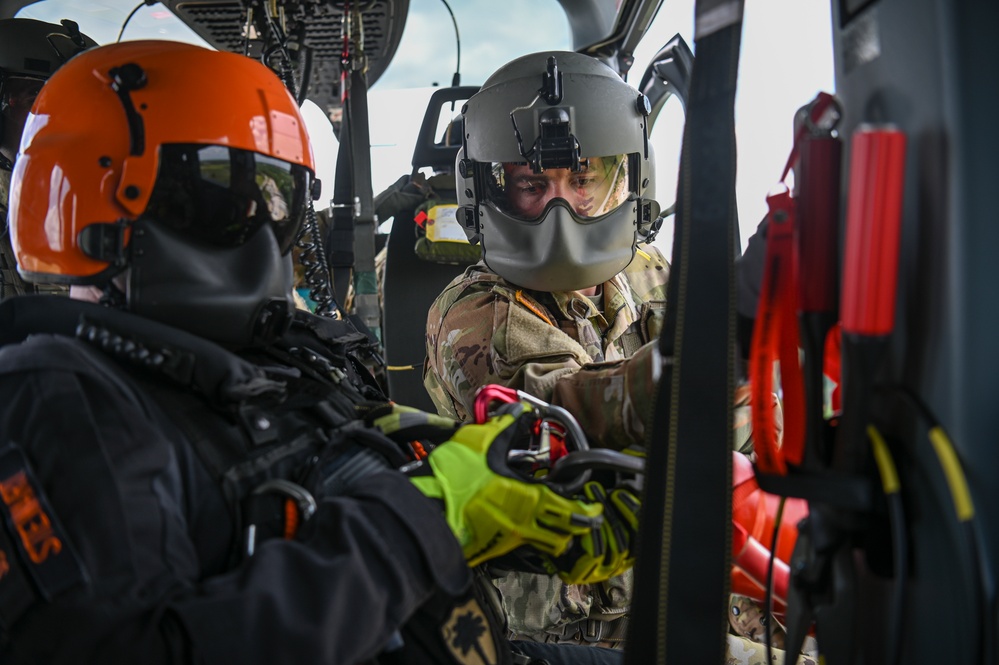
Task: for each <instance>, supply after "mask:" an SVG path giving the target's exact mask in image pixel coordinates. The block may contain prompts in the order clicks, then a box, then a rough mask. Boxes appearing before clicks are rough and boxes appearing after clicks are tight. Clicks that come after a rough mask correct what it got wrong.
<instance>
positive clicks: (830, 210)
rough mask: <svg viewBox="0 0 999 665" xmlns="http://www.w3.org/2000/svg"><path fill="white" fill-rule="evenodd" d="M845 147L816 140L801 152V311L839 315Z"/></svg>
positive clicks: (809, 141)
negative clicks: (840, 193) (836, 313)
mask: <svg viewBox="0 0 999 665" xmlns="http://www.w3.org/2000/svg"><path fill="white" fill-rule="evenodd" d="M842 152H843V146H842V142H841V141H840V139H839V138H837V137H833V136H824V137H811V138H808V139H807V140H805V141H804V143H802V146H801V167H800V168H799V172H800V184H799V185H798V190H799V194H798V309H799V310H800V311H801V312H817V313H822V312H832V313H835V312H836V311H837V310H838V297H839V279H838V276H839V178H840V166H841V155H842Z"/></svg>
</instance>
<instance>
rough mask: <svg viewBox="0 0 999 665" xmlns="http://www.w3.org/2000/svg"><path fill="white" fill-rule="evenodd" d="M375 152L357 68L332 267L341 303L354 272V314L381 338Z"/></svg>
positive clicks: (340, 165) (341, 160) (345, 127)
mask: <svg viewBox="0 0 999 665" xmlns="http://www.w3.org/2000/svg"><path fill="white" fill-rule="evenodd" d="M370 153H371V141H370V138H369V129H368V86H367V81H366V79H365V75H364V72H363V71H362V70H358V69H352V70H351V72H350V85H349V87H348V94H347V98H346V99H345V100H344V105H343V123H342V124H341V127H340V151H339V153H338V155H337V173H336V182H335V183H334V192H333V204H334V205H333V229H332V231H331V232H330V236H329V248H330V256H329V264H330V268H331V270H332V272H333V280H334V284H333V286H334V290H335V293H336V299H337V302H345V300H346V295H347V286H348V284H349V283H350V275H351V269H352V268H353V279H354V287H355V288H354V312H355V313H356V314H357V315H358V316H359V317H360V319H361V321H363V322H364V324H365V326H367V328H368V329H369V330H371V331H372V332H373V333H374V334H375V336H376V337H377V338H379V339H380V330H381V306H380V303H379V300H378V288H377V279H376V277H375V231H376V220H375V213H374V194H373V193H372V190H371V154H370Z"/></svg>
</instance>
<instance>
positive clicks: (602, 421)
mask: <svg viewBox="0 0 999 665" xmlns="http://www.w3.org/2000/svg"><path fill="white" fill-rule="evenodd" d="M668 279H669V264H668V263H667V261H666V259H665V258H664V257H663V256H662V254H661V253H660V252H659V251H658V250H656V249H655V248H651V247H646V248H643V251H639V252H638V253H637V255H636V257H635V260H634V261H632V263H631V265H629V266H628V268H626V269H625V270H624V271H623V272H621V273H619V274H618V275H616V276H614V277H613V278H611V279H610V280H609V281H607V282H605V283H604V284H603V285H602V290H601V296H600V298H599V302H601V307H597V306H595V305H594V304H593V303H592V302H591V301H590V299H589V298H586V297H584V296H581V295H580V294H578V293H576V292H569V293H546V292H538V291H529V290H524V289H520V288H519V287H517V286H514V285H513V284H510V283H509V282H507V281H505V280H503V279H502V278H501V277H499V276H497V275H495V274H494V273H492V272H490V271H489V270H488V269H487V268H486V267H485V266H484V265H483V264H481V263H479V264H477V265H474V266H471V267H470V268H468V269H467V270H466V271H465V273H464V274H463V275H462V276H460V277H459V278H457V279H455V280H454V281H453V282H451V284H450V285H449V286H448V287H447V288H446V289H445V290H444V291H443V292H442V293H441V295H440V296H439V297H438V298H437V300H436V301H435V302H434V305H433V306H432V307H431V309H430V312H429V315H428V318H427V356H428V358H427V365H426V367H425V370H424V383H425V385H426V387H427V390H428V392H429V393H430V396H431V397H432V398H433V401H434V403H435V405H436V406H437V409H438V410H439V411H440V413H441V414H443V415H447V416H449V417H451V418H455V419H457V420H466V419H467V418H468V415H469V413H470V412H471V410H472V402H473V400H474V398H475V392H476V391H477V390H478V388H479V387H481V386H483V385H486V384H489V383H499V384H502V385H505V386H509V387H513V388H518V389H521V390H524V391H525V392H527V393H530V394H532V395H535V396H537V397H539V398H541V399H544V400H547V401H550V402H552V403H554V404H558V405H560V406H563V407H565V408H567V409H568V410H569V411H570V412H571V413H572V414H573V415H575V416H576V417H577V418H578V419H579V421H580V424H581V425H582V427H583V430H584V431H586V432H587V434H588V435H589V436H590V437H591V439H592V441H591V443H593V444H594V445H599V446H603V447H610V448H616V449H621V448H626V447H640V446H641V443H642V442H643V441H644V440H645V436H646V432H647V431H648V429H649V427H650V426H651V414H652V410H653V405H654V402H655V398H656V390H655V388H656V378H657V376H656V375H657V372H658V367H657V364H658V355H657V350H656V345H657V342H656V340H657V339H658V337H659V331H660V329H661V328H662V320H663V315H664V314H665V305H666V289H667V282H668ZM650 342H651V343H650ZM738 397H739V401H738V403H737V410H736V419H735V420H736V422H735V427H736V448H737V449H740V450H744V451H747V452H748V451H751V450H752V442H751V440H750V439H749V433H750V430H751V425H750V420H749V410H748V397H749V392H748V390H747V389H745V388H743V389H741V390H740V391H739V393H738ZM496 584H497V587H499V589H500V591H501V593H502V595H503V604H504V609H505V610H506V614H507V616H508V619H509V621H510V630H511V632H512V633H513V634H514V635H515V636H516V637H518V638H522V639H523V638H526V639H535V640H540V641H574V642H584V643H585V642H591V643H598V644H601V645H603V646H615V645H620V644H621V641H622V640H623V639H624V637H625V633H626V629H625V624H626V622H624V621H616V619H619V618H621V617H622V616H624V614H625V613H626V612H627V608H628V604H629V602H630V599H631V588H632V582H631V574H630V572H629V573H628V574H626V575H623V576H621V577H618V578H614V579H612V580H609V581H608V582H605V583H603V584H599V585H592V586H591V585H578V586H573V585H565V584H563V583H562V582H561V581H560V580H559V579H558V578H553V577H547V576H543V575H529V574H520V573H515V574H507V575H505V576H503V577H501V578H500V579H499V580H497V582H496Z"/></svg>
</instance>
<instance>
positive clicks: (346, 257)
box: [326, 113, 354, 303]
mask: <svg viewBox="0 0 999 665" xmlns="http://www.w3.org/2000/svg"><path fill="white" fill-rule="evenodd" d="M347 124H348V120H347V115H346V113H345V114H344V118H343V122H342V124H341V125H340V148H339V150H338V152H337V156H336V177H335V180H334V182H333V210H332V214H331V215H330V219H331V220H332V224H330V229H329V233H328V234H327V236H326V248H327V249H326V251H327V257H326V258H327V261H328V263H329V267H330V272H331V273H332V276H333V292H334V295H335V298H336V301H337V302H338V303H345V302H347V289H348V287H349V286H350V280H351V277H352V271H353V268H354V184H353V182H354V179H353V176H352V174H351V164H350V129H349V128H348V126H347Z"/></svg>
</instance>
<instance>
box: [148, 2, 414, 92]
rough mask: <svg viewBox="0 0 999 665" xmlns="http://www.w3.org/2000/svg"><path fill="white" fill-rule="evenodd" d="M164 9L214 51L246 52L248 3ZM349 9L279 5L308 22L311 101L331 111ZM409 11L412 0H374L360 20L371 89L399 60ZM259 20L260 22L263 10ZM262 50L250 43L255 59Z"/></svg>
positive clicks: (307, 4)
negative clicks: (311, 58)
mask: <svg viewBox="0 0 999 665" xmlns="http://www.w3.org/2000/svg"><path fill="white" fill-rule="evenodd" d="M164 4H165V5H166V6H167V7H168V8H169V9H170V10H171V11H172V12H173V13H174V14H176V15H177V16H178V17H179V18H180V20H182V21H183V22H184V23H186V24H187V25H188V26H189V27H190V28H191V29H192V30H194V32H196V33H197V34H198V35H199V36H201V37H202V38H203V39H204V40H205V41H207V42H208V43H209V44H211V45H212V46H214V47H215V48H217V49H219V50H221V51H232V52H234V53H242V52H243V51H244V46H245V38H244V26H245V24H246V18H247V10H246V4H247V3H245V2H243V1H241V0H164ZM344 4H345V3H344V2H343V1H342V0H341V1H340V2H337V1H336V0H325V1H322V2H301V1H298V0H280V1H279V2H278V6H279V7H282V8H284V10H285V14H286V16H287V17H288V19H289V20H293V19H298V18H300V17H305V25H306V29H305V43H306V44H307V45H308V46H310V47H312V48H313V49H314V61H313V70H312V77H311V83H310V85H309V90H308V98H309V99H311V100H312V101H313V102H315V103H316V104H317V105H318V106H319V107H320V108H322V109H324V110H326V111H327V112H332V111H333V110H334V109H339V107H340V102H339V85H340V54H341V52H342V50H343V33H342V28H341V26H342V18H343V8H344ZM352 4H353V3H352ZM408 11H409V0H370V1H368V2H365V3H364V7H363V8H362V10H361V17H362V22H363V24H364V30H363V34H364V53H365V55H366V56H367V64H368V71H367V83H368V86H369V87H370V86H371V85H372V84H373V83H374V82H375V81H376V80H378V77H379V76H381V75H382V73H383V72H384V71H385V69H386V68H387V67H388V65H389V62H391V60H392V57H393V56H394V55H395V52H396V48H397V47H398V45H399V40H400V39H401V38H402V32H403V28H404V26H405V23H406V15H407V14H408ZM256 18H257V19H259V18H260V17H259V11H258V16H257V17H256ZM263 48H264V44H263V43H262V42H261V40H250V48H249V54H250V55H251V56H254V57H259V56H260V54H261V52H262V50H263Z"/></svg>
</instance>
